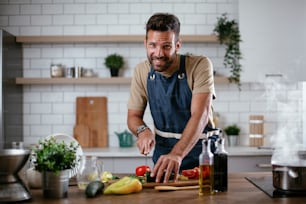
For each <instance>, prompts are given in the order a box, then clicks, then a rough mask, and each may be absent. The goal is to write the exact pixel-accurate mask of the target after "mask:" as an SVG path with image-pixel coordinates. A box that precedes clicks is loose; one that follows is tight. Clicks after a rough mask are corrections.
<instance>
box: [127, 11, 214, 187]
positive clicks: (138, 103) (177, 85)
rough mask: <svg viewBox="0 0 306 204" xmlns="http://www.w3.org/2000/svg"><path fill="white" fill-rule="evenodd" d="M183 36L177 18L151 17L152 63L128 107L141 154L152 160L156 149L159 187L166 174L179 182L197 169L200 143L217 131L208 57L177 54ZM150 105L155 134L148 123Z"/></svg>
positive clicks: (138, 71)
mask: <svg viewBox="0 0 306 204" xmlns="http://www.w3.org/2000/svg"><path fill="white" fill-rule="evenodd" d="M179 33H180V22H179V20H178V18H177V17H176V16H174V15H172V14H167V13H157V14H155V15H153V16H151V17H150V19H149V20H148V22H147V25H146V38H145V40H144V45H145V48H146V51H147V58H148V60H147V61H145V62H142V63H140V64H138V65H137V66H136V68H135V72H134V76H133V79H132V83H131V93H130V98H129V102H128V118H127V123H128V127H129V129H130V130H131V131H132V132H133V133H134V134H135V135H136V136H137V146H138V148H139V151H140V153H141V154H144V155H147V154H148V153H149V152H150V151H151V149H152V148H153V147H154V146H155V148H154V153H153V162H154V164H155V165H154V168H153V171H152V172H151V176H152V177H154V176H155V177H156V182H160V180H161V178H162V175H163V174H165V175H164V182H168V180H169V176H170V175H171V173H172V172H173V173H174V174H175V180H177V179H178V175H179V172H180V171H181V170H183V169H190V168H194V167H196V166H198V165H199V163H198V161H199V160H198V157H199V154H200V153H201V150H202V144H201V139H203V138H205V137H206V134H205V133H206V132H207V131H208V129H209V128H213V123H212V110H211V104H212V99H213V97H214V95H215V90H214V81H213V68H212V64H211V62H210V60H209V59H208V58H207V57H199V56H184V55H180V54H178V51H179V49H180V48H181V40H180V38H179ZM147 103H149V106H150V111H151V115H152V118H153V121H154V128H155V129H154V130H150V129H149V128H148V127H147V126H146V124H145V122H144V120H143V116H144V112H145V109H146V105H147ZM205 127H206V128H205Z"/></svg>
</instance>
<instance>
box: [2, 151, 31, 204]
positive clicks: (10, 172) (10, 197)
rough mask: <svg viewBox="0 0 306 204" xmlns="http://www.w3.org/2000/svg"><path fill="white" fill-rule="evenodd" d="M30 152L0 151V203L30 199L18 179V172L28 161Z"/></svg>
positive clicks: (25, 188) (20, 180)
mask: <svg viewBox="0 0 306 204" xmlns="http://www.w3.org/2000/svg"><path fill="white" fill-rule="evenodd" d="M29 156H30V150H25V149H2V150H0V203H2V202H15V201H23V200H28V199H30V198H31V194H30V191H29V190H28V188H27V187H26V185H24V183H23V181H22V179H21V178H20V177H19V174H18V173H19V171H20V170H21V169H22V167H23V166H24V165H25V164H26V162H27V161H28V158H29Z"/></svg>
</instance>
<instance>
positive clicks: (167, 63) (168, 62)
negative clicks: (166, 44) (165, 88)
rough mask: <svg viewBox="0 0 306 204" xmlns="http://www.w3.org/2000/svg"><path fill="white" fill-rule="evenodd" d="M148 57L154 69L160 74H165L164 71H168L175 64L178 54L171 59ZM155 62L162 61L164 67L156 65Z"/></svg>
mask: <svg viewBox="0 0 306 204" xmlns="http://www.w3.org/2000/svg"><path fill="white" fill-rule="evenodd" d="M147 57H148V60H149V62H150V64H151V65H152V66H153V69H154V70H155V71H158V72H163V71H166V70H167V69H168V68H169V67H171V65H172V64H173V62H174V59H175V58H176V53H174V54H173V55H171V56H170V58H169V57H165V56H163V57H154V56H152V57H150V56H147ZM154 60H160V61H163V62H164V64H163V65H157V66H156V65H155V64H154V63H153V62H154Z"/></svg>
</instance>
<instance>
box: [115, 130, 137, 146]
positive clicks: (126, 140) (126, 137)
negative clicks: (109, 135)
mask: <svg viewBox="0 0 306 204" xmlns="http://www.w3.org/2000/svg"><path fill="white" fill-rule="evenodd" d="M115 134H116V135H117V137H118V139H119V146H120V147H132V146H133V143H134V141H133V135H132V134H131V133H130V132H128V131H127V130H125V131H123V132H121V133H118V132H115Z"/></svg>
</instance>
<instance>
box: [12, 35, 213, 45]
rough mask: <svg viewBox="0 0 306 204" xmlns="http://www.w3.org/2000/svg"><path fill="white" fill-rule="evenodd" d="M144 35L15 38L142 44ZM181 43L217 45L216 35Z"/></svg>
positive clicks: (189, 38) (20, 38)
mask: <svg viewBox="0 0 306 204" xmlns="http://www.w3.org/2000/svg"><path fill="white" fill-rule="evenodd" d="M144 37H145V36H144V35H88V36H80V35H70V36H17V37H16V42H19V43H142V42H143V40H144ZM181 38H182V41H183V42H188V43H217V42H218V37H217V36H216V35H181Z"/></svg>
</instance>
